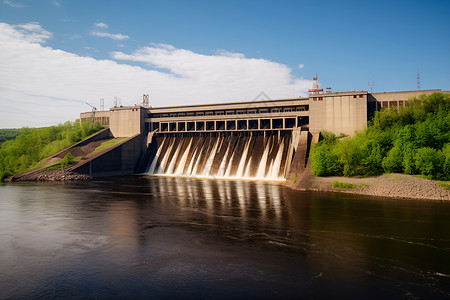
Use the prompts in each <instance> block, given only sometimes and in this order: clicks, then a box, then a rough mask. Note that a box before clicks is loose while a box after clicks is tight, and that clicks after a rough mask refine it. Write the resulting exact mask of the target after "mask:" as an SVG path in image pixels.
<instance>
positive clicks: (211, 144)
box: [146, 132, 294, 180]
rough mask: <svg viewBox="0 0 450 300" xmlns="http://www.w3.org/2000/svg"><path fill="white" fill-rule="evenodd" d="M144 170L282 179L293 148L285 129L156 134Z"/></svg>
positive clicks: (184, 174) (222, 176) (204, 175)
mask: <svg viewBox="0 0 450 300" xmlns="http://www.w3.org/2000/svg"><path fill="white" fill-rule="evenodd" d="M152 144H154V145H155V147H153V149H151V150H150V151H152V155H151V157H153V159H152V160H151V161H150V163H149V164H148V168H147V170H146V173H148V174H164V175H177V176H199V177H214V178H245V179H271V180H278V179H284V178H285V174H286V171H287V166H289V163H290V161H291V159H292V156H293V153H294V148H293V147H292V136H291V134H290V133H288V132H285V133H282V134H281V135H280V136H279V135H278V134H277V133H268V134H266V135H265V136H264V134H263V133H261V132H245V133H244V132H240V133H215V134H207V135H204V134H200V135H192V136H179V137H177V136H157V137H156V141H154V142H152Z"/></svg>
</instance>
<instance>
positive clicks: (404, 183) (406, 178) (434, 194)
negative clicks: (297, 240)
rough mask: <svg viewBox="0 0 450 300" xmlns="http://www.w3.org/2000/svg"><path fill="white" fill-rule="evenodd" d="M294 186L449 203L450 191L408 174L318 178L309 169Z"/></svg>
mask: <svg viewBox="0 0 450 300" xmlns="http://www.w3.org/2000/svg"><path fill="white" fill-rule="evenodd" d="M299 179H300V180H298V181H296V182H295V183H292V182H288V183H287V185H288V186H290V187H292V188H294V189H298V190H309V191H322V192H342V193H351V194H361V195H371V196H381V197H391V198H406V199H426V200H450V190H446V189H444V188H443V187H441V186H440V185H439V184H438V182H436V181H433V180H428V179H425V178H418V177H415V176H412V175H405V174H385V175H381V176H376V177H368V178H356V177H317V176H314V175H313V174H312V172H311V169H310V168H307V169H306V170H305V171H304V172H303V173H302V175H301V176H300V178H299ZM333 181H339V182H345V183H352V184H354V185H355V186H354V188H351V189H344V188H334V187H333Z"/></svg>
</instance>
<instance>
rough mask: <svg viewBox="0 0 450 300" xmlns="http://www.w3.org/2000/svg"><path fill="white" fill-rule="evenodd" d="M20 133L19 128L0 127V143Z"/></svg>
mask: <svg viewBox="0 0 450 300" xmlns="http://www.w3.org/2000/svg"><path fill="white" fill-rule="evenodd" d="M19 134H20V129H0V145H1V143H3V142H5V141H9V140H13V139H15V138H16V137H17V136H18V135H19Z"/></svg>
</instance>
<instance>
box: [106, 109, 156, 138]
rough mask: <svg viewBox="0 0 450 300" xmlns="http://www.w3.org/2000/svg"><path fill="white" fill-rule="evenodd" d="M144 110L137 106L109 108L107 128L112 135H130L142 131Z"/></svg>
mask: <svg viewBox="0 0 450 300" xmlns="http://www.w3.org/2000/svg"><path fill="white" fill-rule="evenodd" d="M146 111H147V110H146V109H145V108H142V107H139V106H136V107H134V106H128V107H114V108H111V110H110V120H109V128H110V129H111V132H112V134H113V135H114V137H131V136H133V135H135V134H138V133H141V132H144V120H145V114H146Z"/></svg>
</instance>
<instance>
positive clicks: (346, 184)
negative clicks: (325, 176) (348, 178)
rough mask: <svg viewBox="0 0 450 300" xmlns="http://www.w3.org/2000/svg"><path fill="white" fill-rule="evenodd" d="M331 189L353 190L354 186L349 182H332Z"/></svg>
mask: <svg viewBox="0 0 450 300" xmlns="http://www.w3.org/2000/svg"><path fill="white" fill-rule="evenodd" d="M333 187H334V188H337V189H354V188H355V187H356V185H354V184H353V183H349V182H340V181H336V180H335V181H333Z"/></svg>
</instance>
